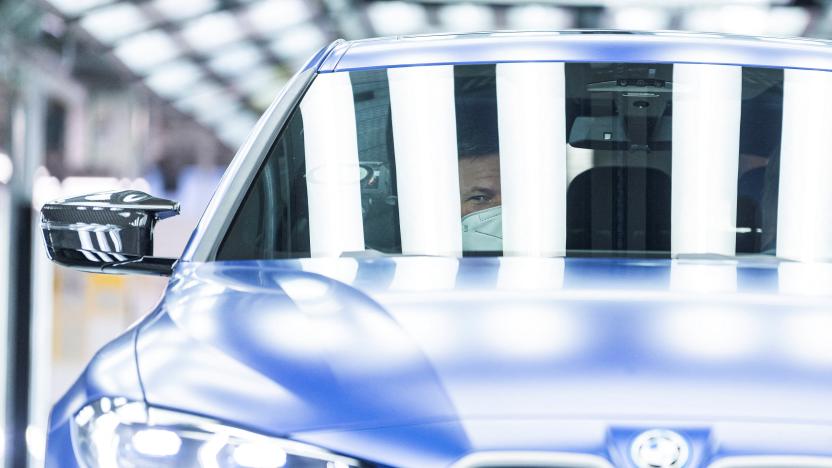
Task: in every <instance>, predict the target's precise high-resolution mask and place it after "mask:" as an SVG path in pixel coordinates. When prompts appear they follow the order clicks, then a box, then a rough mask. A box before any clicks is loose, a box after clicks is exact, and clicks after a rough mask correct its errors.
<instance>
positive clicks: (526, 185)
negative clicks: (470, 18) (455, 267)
mask: <svg viewBox="0 0 832 468" xmlns="http://www.w3.org/2000/svg"><path fill="white" fill-rule="evenodd" d="M565 89H566V88H565V75H564V65H563V63H505V64H498V65H497V111H498V112H497V115H498V124H499V136H500V138H499V140H500V186H501V193H502V213H503V252H504V254H505V255H522V256H533V257H539V256H546V257H551V256H561V255H564V254H565V253H566V122H565V120H564V116H565V113H566V110H565V106H566V104H565V102H566V101H565Z"/></svg>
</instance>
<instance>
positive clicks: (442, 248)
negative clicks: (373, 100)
mask: <svg viewBox="0 0 832 468" xmlns="http://www.w3.org/2000/svg"><path fill="white" fill-rule="evenodd" d="M387 76H388V80H389V85H390V106H391V112H392V121H393V143H394V146H395V150H396V174H397V177H396V183H397V190H398V195H399V221H400V227H401V237H402V253H403V254H406V255H407V254H416V255H418V254H426V255H450V256H458V255H460V254H461V253H462V223H461V216H460V213H461V208H460V194H459V166H458V162H457V160H458V156H457V147H456V145H457V142H456V107H455V104H454V68H453V66H446V65H443V66H432V67H406V68H390V69H388V70H387Z"/></svg>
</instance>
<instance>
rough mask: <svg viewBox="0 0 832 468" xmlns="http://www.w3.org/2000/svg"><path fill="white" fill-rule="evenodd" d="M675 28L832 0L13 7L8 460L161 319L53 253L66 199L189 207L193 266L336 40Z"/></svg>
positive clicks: (819, 13)
mask: <svg viewBox="0 0 832 468" xmlns="http://www.w3.org/2000/svg"><path fill="white" fill-rule="evenodd" d="M570 28H605V29H606V28H614V29H636V30H640V29H677V30H694V31H711V32H730V33H739V34H754V35H756V34H763V35H775V36H810V37H819V38H826V37H832V1H825V0H743V1H740V0H735V1H731V0H642V1H637V0H537V1H523V0H516V1H511V0H467V1H456V0H419V1H382V0H129V1H128V0H0V336H3V337H6V336H8V338H9V339H8V340H4V344H5V346H2V347H0V402H6V404H2V405H0V424H2V428H3V434H4V437H0V451H2V453H3V457H4V458H3V459H4V461H5V464H6V466H15V467H18V466H26V465H27V464H29V465H32V466H39V465H41V464H42V460H43V452H44V437H45V434H44V430H45V427H46V423H47V417H48V410H49V408H50V406H51V405H52V404H53V403H54V401H55V400H56V399H57V398H58V397H59V396H60V395H61V394H62V393H63V392H64V391H66V390H67V388H68V387H69V386H70V385H71V384H72V382H73V381H74V379H75V378H76V377H77V376H78V374H79V373H80V372H81V370H82V369H83V366H84V365H85V363H86V361H87V360H89V359H90V357H92V355H93V353H94V352H95V351H96V350H97V349H98V348H99V347H100V346H102V345H103V344H104V343H106V342H107V341H109V340H110V339H112V338H113V337H115V336H116V335H118V334H119V333H120V332H121V331H123V330H124V329H125V328H126V327H128V326H129V325H130V324H131V323H133V322H134V321H135V320H137V319H138V318H139V317H140V316H142V315H143V314H145V313H147V312H148V311H150V310H151V309H152V307H153V306H154V304H155V303H156V301H157V300H158V299H159V296H160V294H161V291H162V289H163V288H164V286H165V281H164V279H159V278H152V277H135V276H131V277H123V276H103V275H91V274H83V273H77V272H74V271H70V270H67V269H65V268H61V267H57V266H54V265H53V264H51V263H50V262H49V261H48V260H47V258H46V256H45V253H44V252H43V245H42V241H41V239H40V232H39V231H38V230H37V229H36V227H37V221H38V217H37V213H36V210H37V209H39V207H40V206H41V205H42V204H43V203H44V202H45V201H48V200H50V199H54V198H58V197H62V196H69V195H74V194H82V193H89V192H93V191H99V190H111V189H116V188H128V187H131V188H137V189H140V190H144V191H147V192H150V193H153V194H154V195H157V196H162V197H166V198H171V199H174V200H178V201H180V202H181V204H182V207H183V209H182V215H181V216H179V217H175V218H172V219H170V220H167V221H165V222H163V223H161V224H160V225H159V228H158V229H157V232H158V234H157V239H159V241H157V245H156V249H157V255H162V256H178V254H179V252H181V250H182V248H183V247H184V245H185V243H186V242H187V239H188V237H189V235H190V232H191V230H192V229H193V228H194V226H195V225H196V222H197V221H198V219H199V216H200V214H201V212H202V210H203V209H204V207H205V205H206V204H207V202H208V199H209V198H210V197H211V195H212V193H213V190H214V187H215V186H216V184H217V182H218V180H219V178H220V176H221V174H222V172H223V170H224V168H225V166H226V165H227V164H228V163H229V161H230V160H231V158H232V157H233V155H234V152H235V150H236V148H237V147H238V146H239V145H240V144H241V143H242V142H243V141H244V140H245V138H246V135H247V134H248V132H249V131H250V129H251V128H252V127H253V125H254V123H255V121H256V120H257V118H258V117H259V115H260V113H261V112H262V111H263V110H265V108H266V107H267V106H268V105H269V104H270V102H271V101H272V99H273V98H274V97H275V96H276V95H277V94H278V93H279V91H280V89H281V87H282V86H283V85H284V83H285V82H286V81H287V80H288V79H289V78H290V77H291V75H292V74H293V73H294V72H295V71H296V70H297V69H298V68H299V67H300V66H301V65H302V64H303V63H304V61H305V60H306V59H307V58H309V57H310V56H311V54H313V53H314V52H315V51H316V50H317V49H319V48H321V47H323V46H325V45H326V44H328V43H329V42H331V41H332V40H334V39H336V38H339V37H340V38H345V39H360V38H365V37H372V36H386V35H399V34H417V33H437V32H461V31H477V30H494V29H570Z"/></svg>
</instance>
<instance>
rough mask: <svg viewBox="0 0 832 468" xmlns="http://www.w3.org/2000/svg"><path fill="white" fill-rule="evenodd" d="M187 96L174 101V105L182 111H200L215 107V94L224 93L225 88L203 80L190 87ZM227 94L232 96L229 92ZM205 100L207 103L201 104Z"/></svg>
mask: <svg viewBox="0 0 832 468" xmlns="http://www.w3.org/2000/svg"><path fill="white" fill-rule="evenodd" d="M188 90H189V93H188V95H187V96H185V97H183V98H181V99H179V100H177V101H174V103H173V106H174V107H176V108H177V109H179V110H181V111H182V112H199V111H200V110H204V109H210V108H212V107H215V102H214V99H215V96H218V95H222V94H223V93H224V90H223V88H222V87H221V86H219V85H217V84H216V83H215V82H213V81H202V82H200V83H198V84H196V85H194V86H190V87H189V88H188ZM225 94H226V95H228V96H230V95H229V94H228V93H225ZM203 101H205V104H201V103H202V102H203Z"/></svg>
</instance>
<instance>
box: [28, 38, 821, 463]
mask: <svg viewBox="0 0 832 468" xmlns="http://www.w3.org/2000/svg"><path fill="white" fill-rule="evenodd" d="M831 125H832V44H830V43H827V42H823V41H815V40H800V39H772V38H753V37H738V36H723V35H716V34H691V33H681V32H654V33H627V32H619V31H567V32H495V33H478V34H463V35H433V36H414V37H398V38H387V39H370V40H362V41H354V42H344V41H337V42H335V43H333V44H331V45H330V46H329V47H327V48H325V49H323V50H321V51H320V52H319V53H318V54H317V55H315V56H314V57H313V58H312V59H311V60H310V61H309V62H308V64H307V65H306V66H305V67H304V68H303V69H302V70H301V71H300V72H299V73H298V74H297V75H296V76H295V77H294V78H293V80H292V81H291V82H290V83H289V84H288V85H287V86H286V87H285V89H284V90H283V92H282V94H281V95H280V96H279V97H278V98H277V99H276V100H275V102H274V103H273V104H272V106H271V107H270V108H269V109H268V110H267V111H266V113H265V115H264V116H263V117H262V118H261V119H260V121H259V122H258V124H257V126H256V128H255V129H254V130H253V132H252V133H251V136H250V137H249V139H248V141H247V142H246V143H245V144H244V145H243V147H242V148H241V149H240V150H239V153H238V154H237V156H236V157H235V159H234V161H233V163H232V164H231V166H230V167H229V168H228V171H227V173H226V174H225V176H224V178H223V180H222V182H221V184H220V186H219V189H218V190H217V192H216V194H215V196H214V197H213V199H212V201H211V202H210V204H209V206H208V208H207V211H206V212H205V215H204V216H203V218H202V220H201V222H200V223H199V226H198V227H197V228H196V230H195V232H194V233H193V236H192V238H191V240H190V242H189V244H188V246H187V248H186V250H185V252H184V254H183V255H182V257H181V258H178V259H169V258H159V257H154V256H153V243H154V241H157V242H158V241H159V240H156V239H154V238H153V228H154V225H155V223H156V222H159V221H160V220H163V219H164V218H166V217H169V216H172V215H175V214H176V213H177V212H178V210H179V206H178V204H177V203H175V202H173V201H169V200H164V199H159V198H155V197H152V196H150V195H148V194H145V193H141V192H133V191H124V192H114V193H99V194H93V195H89V196H84V197H77V198H70V199H64V200H58V201H55V202H53V203H50V204H47V205H46V206H45V207H44V209H43V212H42V228H43V232H44V235H45V238H46V243H47V250H48V253H49V255H50V257H51V258H52V259H53V260H55V261H56V262H58V263H60V264H63V265H66V266H70V267H73V268H77V269H82V270H87V271H95V272H110V273H146V274H157V275H169V276H170V282H169V286H168V288H167V290H166V293H165V295H164V297H163V299H162V300H161V301H160V303H159V305H158V306H157V307H156V309H155V310H153V311H152V312H150V313H149V314H148V315H147V316H145V317H144V318H143V319H142V320H141V321H139V323H137V324H135V325H134V326H133V327H131V328H130V329H129V330H127V331H126V332H125V333H124V334H123V335H122V336H120V337H118V338H116V339H115V340H113V341H112V342H111V343H109V344H108V345H107V346H105V347H104V348H102V349H101V350H100V351H99V352H98V354H97V355H96V356H95V358H94V359H93V360H92V361H91V362H90V364H89V366H88V367H87V368H86V370H85V371H84V372H83V373H82V374H81V376H80V377H79V378H78V380H77V382H76V383H75V384H74V385H73V386H72V387H71V388H70V390H69V391H68V392H67V394H66V395H65V396H64V397H63V398H62V399H61V400H60V401H59V402H58V403H57V404H56V405H55V407H54V409H53V410H52V413H51V420H50V426H49V434H48V444H47V452H48V453H47V465H49V466H61V467H73V466H82V467H89V468H98V467H116V466H124V467H151V466H152V467H166V466H169V467H174V466H175V467H185V466H199V467H223V468H230V467H262V468H267V467H268V468H278V467H288V468H300V467H304V468H312V467H320V468H347V467H352V468H356V467H363V468H371V467H415V468H432V467H453V468H483V467H502V468H519V467H546V468H606V467H637V468H648V467H650V468H686V467H690V468H693V467H712V468H752V467H759V468H762V467H765V468H777V467H780V468H786V467H788V468H821V467H832V310H830V306H832V302H830V292H832V287H831V286H830V285H832V263H830V260H832V217H830V213H832V183H830V180H832V138H830V135H832V126H831ZM162 241H164V240H162Z"/></svg>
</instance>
